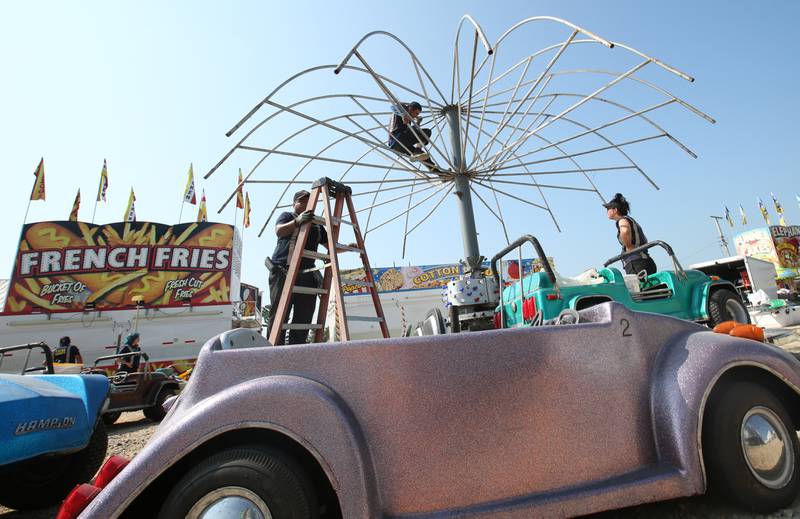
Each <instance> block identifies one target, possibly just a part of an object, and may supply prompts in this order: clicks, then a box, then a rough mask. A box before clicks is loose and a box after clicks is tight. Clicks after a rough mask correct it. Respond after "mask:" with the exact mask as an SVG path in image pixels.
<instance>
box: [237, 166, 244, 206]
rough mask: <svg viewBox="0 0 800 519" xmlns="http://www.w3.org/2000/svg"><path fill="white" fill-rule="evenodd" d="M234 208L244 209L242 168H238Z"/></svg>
mask: <svg viewBox="0 0 800 519" xmlns="http://www.w3.org/2000/svg"><path fill="white" fill-rule="evenodd" d="M236 207H237V208H239V209H243V208H244V185H242V168H239V184H238V186H237V187H236Z"/></svg>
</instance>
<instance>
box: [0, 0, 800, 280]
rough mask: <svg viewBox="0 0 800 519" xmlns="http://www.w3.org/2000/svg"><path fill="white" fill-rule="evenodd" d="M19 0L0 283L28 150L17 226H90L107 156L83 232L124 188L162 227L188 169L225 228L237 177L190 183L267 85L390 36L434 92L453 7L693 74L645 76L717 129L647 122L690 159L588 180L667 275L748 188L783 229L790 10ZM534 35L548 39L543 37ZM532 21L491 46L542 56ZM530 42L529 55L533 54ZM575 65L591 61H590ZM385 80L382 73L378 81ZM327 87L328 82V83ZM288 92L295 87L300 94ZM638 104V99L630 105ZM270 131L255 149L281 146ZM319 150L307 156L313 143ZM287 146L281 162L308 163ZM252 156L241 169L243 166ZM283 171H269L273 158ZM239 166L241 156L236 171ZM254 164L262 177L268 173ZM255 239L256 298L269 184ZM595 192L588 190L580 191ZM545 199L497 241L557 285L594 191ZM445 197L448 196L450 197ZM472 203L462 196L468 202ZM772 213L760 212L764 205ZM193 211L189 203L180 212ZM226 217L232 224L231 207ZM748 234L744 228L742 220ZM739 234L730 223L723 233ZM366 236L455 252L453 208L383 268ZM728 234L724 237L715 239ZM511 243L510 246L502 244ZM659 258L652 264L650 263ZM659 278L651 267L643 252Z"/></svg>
mask: <svg viewBox="0 0 800 519" xmlns="http://www.w3.org/2000/svg"><path fill="white" fill-rule="evenodd" d="M365 5H367V4H363V3H360V2H343V1H340V2H324V3H323V2H230V3H226V4H221V3H219V2H169V3H165V2H146V1H145V2H135V3H134V2H128V3H123V2H88V1H87V2H80V3H78V2H74V3H66V2H24V3H23V2H17V3H14V4H9V5H7V6H6V7H5V9H4V16H3V17H2V19H0V63H2V67H3V78H4V80H3V81H2V82H0V114H2V115H1V116H0V143H1V144H0V148H1V149H2V151H3V152H2V153H0V171H1V172H2V175H3V179H4V181H5V185H4V192H5V193H4V194H5V199H4V208H3V215H4V218H3V227H2V230H1V231H0V248H2V250H4V251H6V252H5V253H4V254H3V255H0V277H5V276H6V275H7V273H9V272H10V271H11V268H12V261H13V252H12V251H13V250H14V249H15V248H16V242H17V240H18V236H19V226H20V224H21V223H22V217H23V214H24V212H25V207H26V204H27V198H28V196H29V194H30V190H31V185H32V182H33V176H32V172H33V170H34V168H35V166H36V164H37V163H38V161H39V158H40V157H41V156H44V157H45V164H46V170H47V201H46V202H33V203H32V205H31V209H30V214H29V216H28V221H37V220H48V219H66V217H67V215H68V214H69V210H70V208H71V205H72V200H73V198H74V196H75V191H76V189H78V188H80V189H81V192H82V196H83V205H82V207H81V219H83V220H89V219H90V218H91V213H92V208H93V200H94V195H95V193H96V189H97V182H98V177H99V172H100V168H101V165H102V161H103V159H104V158H105V159H107V160H108V163H109V177H110V187H109V191H108V197H109V201H108V202H107V203H101V204H100V205H99V207H98V209H97V216H96V219H95V220H96V222H99V223H104V222H111V221H118V220H120V219H121V218H122V214H123V212H124V208H125V204H126V202H127V196H128V192H129V189H130V187H131V186H133V187H134V189H135V190H136V195H137V213H138V216H139V219H141V220H151V221H159V222H164V223H174V222H176V221H177V218H178V214H179V212H180V200H181V195H182V191H183V187H184V183H185V180H186V171H187V169H188V165H189V163H190V162H192V163H193V164H194V168H195V173H196V176H197V177H198V189H200V188H205V189H206V192H207V195H208V199H209V213H210V215H211V219H212V220H218V221H225V222H232V221H233V216H234V215H233V209H232V208H231V207H229V208H228V209H226V210H225V211H224V212H223V213H222V214H221V215H217V214H216V210H217V208H218V207H219V205H220V204H221V202H222V201H223V200H224V198H225V197H227V195H228V194H229V193H230V191H231V189H232V185H233V182H234V179H235V169H234V168H233V166H232V167H229V168H227V169H226V168H223V170H221V171H220V172H219V173H217V174H215V175H214V176H212V177H211V178H210V179H209V180H208V181H202V180H199V179H200V177H201V176H202V174H203V173H205V172H206V171H207V170H208V169H209V168H210V167H211V166H212V165H213V164H215V163H216V162H217V160H218V159H219V158H220V157H221V156H222V155H223V154H224V153H225V152H226V151H227V150H228V149H229V148H230V146H231V145H233V144H234V143H235V141H233V140H232V139H230V138H226V137H225V135H224V134H225V132H226V131H227V130H228V129H229V128H230V126H231V125H232V124H233V123H235V122H236V121H237V120H239V118H240V117H241V116H242V115H244V114H245V113H246V112H247V111H248V110H250V108H252V106H253V105H254V104H255V103H256V102H258V101H259V100H261V99H262V98H263V97H264V96H265V95H266V93H268V92H269V91H270V90H272V89H273V88H274V87H275V86H276V85H278V84H279V83H280V82H281V81H283V79H285V78H287V77H289V76H290V75H292V74H294V73H295V72H298V71H299V70H301V69H303V68H307V67H311V66H314V65H318V64H326V63H333V62H338V61H339V60H340V59H341V58H342V56H343V55H344V54H345V53H346V52H347V50H349V49H350V47H351V46H352V45H353V44H354V43H355V41H357V39H358V38H360V37H361V36H362V35H363V34H365V33H366V32H368V31H371V30H375V29H385V30H389V31H391V32H394V33H395V34H397V35H398V36H399V37H401V38H402V39H403V40H405V41H406V42H407V43H408V44H409V46H410V47H411V48H413V49H414V51H415V52H416V53H417V54H418V55H419V57H420V59H421V60H422V62H423V63H424V64H425V66H426V67H427V68H428V70H430V71H431V74H432V75H433V76H434V78H435V79H436V81H437V82H439V81H441V83H442V84H449V75H450V72H451V68H450V67H451V63H452V46H453V38H454V34H455V29H456V25H457V23H458V20H459V18H460V17H461V15H462V14H465V13H469V14H471V15H473V16H474V17H475V18H476V19H477V20H478V21H479V22H480V23H481V25H482V26H483V29H484V31H485V32H486V33H487V36H488V37H489V40H490V41H494V40H495V39H496V38H497V37H498V35H499V34H501V33H502V32H503V31H504V30H505V29H506V28H508V27H509V26H510V25H512V24H513V23H515V22H517V21H519V20H521V19H523V18H526V17H529V16H535V15H551V16H557V17H560V18H564V19H567V20H570V21H572V22H574V23H576V24H578V25H581V26H584V27H586V28H587V29H590V30H591V31H594V32H595V33H597V34H599V35H601V36H603V37H606V38H608V39H611V40H615V41H620V42H624V43H626V44H628V45H631V46H633V47H636V48H637V49H639V50H641V51H643V52H645V53H647V54H650V55H652V56H655V57H657V58H659V59H662V60H663V61H665V62H667V63H669V64H671V65H674V66H675V67H677V68H679V69H681V70H683V71H685V72H687V73H689V74H690V75H692V76H694V77H695V78H696V81H695V82H694V83H691V84H690V83H688V82H684V81H682V80H680V79H679V78H676V77H674V76H670V75H669V74H656V75H654V76H653V77H654V79H656V80H657V81H658V82H659V84H661V85H663V86H664V87H666V88H667V89H669V90H671V91H673V92H674V93H675V94H676V95H678V96H679V97H683V98H685V99H686V100H687V101H689V102H690V103H692V104H693V105H695V106H697V107H698V108H700V109H701V110H703V111H704V112H706V113H708V114H710V115H711V116H713V117H714V118H715V119H716V120H717V124H714V125H711V124H708V123H707V122H705V121H703V120H701V119H699V118H697V117H694V116H692V115H690V114H687V113H686V112H685V111H679V110H673V111H670V112H667V113H666V115H665V116H663V117H662V118H661V119H658V121H659V122H660V123H663V124H664V126H665V127H666V128H667V129H668V130H669V131H670V132H671V133H673V134H674V135H675V136H676V137H678V138H679V139H680V140H681V141H682V142H684V143H686V144H687V145H688V146H689V147H690V148H691V149H692V150H694V151H695V152H696V153H697V154H698V156H699V158H697V159H691V158H689V157H688V156H687V155H686V154H684V153H682V152H681V151H680V150H679V149H678V148H677V147H675V146H672V145H670V144H669V143H667V142H658V143H652V144H648V145H644V146H642V147H640V148H637V149H636V150H635V151H632V152H631V153H632V156H633V157H634V158H635V160H636V162H637V163H639V164H640V165H641V166H642V167H643V169H644V170H645V171H646V172H647V173H648V175H650V176H651V177H652V178H653V179H654V180H655V181H656V182H657V183H658V184H659V186H660V187H661V189H660V190H655V189H653V188H652V187H650V186H649V185H648V184H647V183H646V182H645V181H644V180H643V179H641V177H637V176H635V175H633V174H630V173H621V174H616V175H613V176H603V177H602V178H598V186H599V187H600V190H601V192H602V193H603V195H604V196H605V197H607V198H609V197H611V196H612V195H613V194H614V193H615V192H617V191H621V192H623V193H624V194H625V195H626V196H627V197H628V199H629V200H630V201H631V203H632V206H633V216H635V217H636V218H637V220H638V221H639V222H640V223H641V225H642V226H643V227H644V229H645V230H646V233H647V235H648V237H650V238H651V239H663V240H665V241H667V242H669V243H671V244H672V245H673V247H674V248H675V249H676V250H677V251H678V253H679V257H680V258H681V259H682V260H683V261H684V262H685V263H691V262H695V261H701V260H705V259H710V258H712V257H715V256H716V255H718V252H719V249H718V247H717V245H716V232H715V230H714V227H713V223H712V222H711V220H710V219H709V217H708V216H709V215H710V214H720V213H721V211H722V207H723V205H724V204H727V205H728V206H729V207H730V208H731V210H732V211H735V212H738V210H737V209H736V208H737V207H738V204H740V203H741V204H742V205H743V206H744V208H745V210H746V211H747V214H748V217H749V220H750V222H751V225H750V227H754V226H755V225H758V224H760V223H761V222H760V218H759V216H758V213H757V208H756V196H761V197H762V198H764V200H765V202H768V201H769V193H770V191H774V192H775V193H776V194H777V195H778V197H779V199H780V201H781V202H782V203H783V206H784V207H785V209H786V217H787V220H788V221H789V223H800V209H798V205H797V203H796V202H795V200H794V193H795V192H800V185H799V184H800V182H798V179H799V178H800V175H798V171H797V164H798V159H799V158H800V157H798V155H799V154H800V152H799V151H798V146H797V135H798V133H800V132H798V130H800V128H798V115H800V113H798V112H799V110H798V103H797V92H800V78H799V77H798V68H797V65H796V56H797V55H799V54H800V43H798V41H797V38H796V37H795V36H794V34H795V32H796V31H795V27H794V23H795V20H797V18H798V15H800V4H798V3H796V2H769V3H754V2H702V3H698V2H688V1H685V2H684V1H681V2H669V3H653V2H646V3H645V2H602V3H600V2H567V1H563V0H562V1H558V2H555V1H539V2H535V3H534V2H524V1H520V2H415V1H407V2H403V3H402V10H401V9H399V8H398V5H399V4H397V3H396V2H392V3H390V2H385V3H384V2H372V3H369V4H368V6H369V7H364V6H365ZM547 30H549V29H547ZM547 30H545V29H543V30H542V31H541V32H537V29H532V30H530V31H528V32H526V33H524V35H522V36H521V37H519V38H515V39H513V40H509V42H508V46H507V47H506V48H504V52H508V54H509V55H512V54H513V55H516V56H524V55H526V54H529V53H530V52H532V51H534V50H536V49H537V48H539V47H540V46H541V45H540V43H541V41H543V40H541V38H543V35H544V34H545V33H546V31H547ZM537 45H538V46H537ZM367 51H369V54H367V55H368V56H369V57H370V59H372V60H374V61H373V62H372V64H373V65H375V67H376V68H381V67H383V68H381V70H386V71H390V70H391V71H398V72H397V74H400V75H402V74H410V73H411V72H410V68H409V67H405V71H400V68H399V67H400V66H401V63H400V62H399V61H396V60H394V59H393V54H392V53H393V52H394V51H393V50H392V49H391V48H390V47H389V46H386V45H383V44H375V45H374V46H372V47H370V48H369V49H365V54H366V53H367ZM586 59H589V60H590V61H588V65H587V66H590V65H591V64H592V62H591V59H593V58H591V57H589V58H586ZM387 73H388V72H387ZM320 77H321V78H322V79H321V80H317V81H316V82H315V83H311V84H306V85H305V86H303V87H302V89H301V90H298V91H295V92H292V94H293V95H295V96H296V97H299V98H301V97H305V96H309V95H314V94H315V93H316V94H319V93H325V92H326V91H329V90H330V89H334V88H338V87H339V85H342V84H348V83H346V82H350V81H354V80H355V79H354V78H353V77H349V78H343V79H337V78H338V76H334V75H333V74H330V75H329V76H320ZM337 80H338V81H340V83H338V84H337V83H336V81H337ZM298 88H300V87H298ZM634 100H637V101H638V99H634ZM289 130H290V126H288V125H287V126H282V125H281V124H276V125H274V126H272V127H270V128H269V130H268V132H266V133H267V135H266V136H265V139H267V140H269V139H270V138H271V139H272V142H274V141H275V140H277V137H279V136H285V135H288V133H289ZM316 149H319V146H317V147H316ZM310 150H311V148H310V147H309V148H304V147H303V145H302V144H298V145H297V147H295V148H293V151H300V152H308V151H310ZM251 162H252V161H251ZM278 164H282V163H280V162H279V163H278ZM239 165H241V164H239ZM282 175H283V172H282V171H277V170H276V169H272V170H270V171H268V172H267V173H265V174H264V175H263V178H282ZM250 192H251V199H252V201H253V214H252V220H253V227H251V228H250V229H248V230H246V231H245V233H244V277H243V280H245V281H248V282H250V283H255V284H258V285H260V286H261V287H262V288H265V281H266V276H265V272H264V268H263V258H264V256H265V255H267V254H269V253H270V252H271V250H272V248H273V246H274V238H273V237H272V236H270V233H265V235H264V237H262V238H258V237H257V234H258V230H259V229H260V227H261V226H262V225H263V223H264V219H265V218H266V214H267V213H268V211H269V209H270V208H271V206H272V205H274V204H275V203H276V199H277V195H278V193H279V191H278V190H277V188H273V187H265V186H263V185H262V186H253V187H252V188H251V189H250ZM592 196H594V195H592ZM592 196H589V195H588V194H586V193H577V194H572V193H570V194H569V196H566V195H565V194H559V195H557V196H554V198H553V200H552V203H553V210H554V212H555V214H556V216H557V217H558V219H559V223H560V224H561V227H562V232H561V233H559V232H557V231H556V230H555V228H554V226H553V225H552V223H551V222H550V220H549V217H548V216H547V215H546V214H545V213H543V212H541V211H538V210H535V209H532V208H530V207H528V206H526V205H524V204H521V203H516V202H509V203H504V204H503V206H504V212H505V218H506V221H507V222H508V225H509V233H510V234H512V235H519V234H522V233H531V234H534V235H536V236H538V237H539V238H540V240H541V241H542V243H543V245H544V247H545V250H546V251H547V253H548V254H549V255H552V256H554V257H555V260H556V263H557V265H558V269H559V270H560V271H561V272H563V273H564V274H574V273H577V272H579V271H581V270H583V269H585V268H588V267H591V266H598V265H599V264H601V263H602V261H603V260H604V259H606V258H607V257H610V256H612V255H614V254H616V253H617V251H618V248H619V246H618V245H617V243H616V239H615V229H614V226H613V223H612V222H610V221H608V220H606V219H605V213H604V210H603V209H602V208H601V207H600V206H599V205H598V204H599V201H598V200H597V198H596V196H594V198H592ZM450 198H452V196H451V197H450ZM475 204H476V205H477V204H478V202H477V201H476V202H475ZM768 207H769V208H770V211H771V212H772V213H773V217H774V211H773V209H772V206H771V202H770V203H769V204H768ZM195 213H196V209H195V208H193V207H189V206H187V207H186V209H185V210H184V220H187V219H189V218H191V217H192V216H193V215H194V214H195ZM239 216H241V213H240V214H239ZM753 224H755V225H753ZM478 228H479V231H480V243H481V252H482V253H483V254H484V255H486V256H491V255H492V254H493V253H494V252H495V251H496V250H498V249H499V248H501V247H502V246H503V245H504V244H505V241H504V239H503V238H502V233H501V232H500V231H499V227H498V226H497V224H496V223H495V222H494V221H492V220H491V219H490V218H488V217H487V215H486V214H485V213H481V214H479V222H478ZM741 230H742V227H741V226H737V228H736V229H734V230H733V232H739V231H741ZM399 231H400V234H399V236H400V237H399V238H398V228H390V226H387V229H386V232H381V231H376V233H375V234H372V235H370V236H369V239H368V241H367V244H368V249H369V252H370V257H371V260H372V264H373V265H374V266H383V265H388V264H392V263H396V264H398V265H399V264H408V263H412V264H426V263H439V262H452V261H455V260H457V259H458V258H460V257H462V255H463V253H462V246H461V240H460V236H459V233H458V231H457V215H456V212H455V206H454V204H453V203H452V201H451V200H448V201H447V202H446V203H444V204H443V205H442V206H441V207H440V208H439V210H438V212H436V213H435V214H434V216H433V217H432V219H431V220H430V221H428V222H427V223H426V224H424V225H423V226H421V227H420V228H419V231H418V232H416V233H415V234H413V235H412V236H411V237H409V246H408V250H407V254H406V258H405V259H402V258H401V252H400V249H401V242H402V227H400V228H399ZM726 231H727V233H728V237H729V238H730V237H731V236H732V231H731V230H730V229H726ZM513 237H514V236H512V239H513ZM657 259H659V258H658V257H657ZM661 265H662V266H664V267H666V266H667V264H666V261H664V260H663V258H662V259H661Z"/></svg>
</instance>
